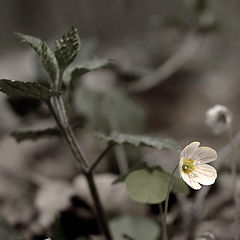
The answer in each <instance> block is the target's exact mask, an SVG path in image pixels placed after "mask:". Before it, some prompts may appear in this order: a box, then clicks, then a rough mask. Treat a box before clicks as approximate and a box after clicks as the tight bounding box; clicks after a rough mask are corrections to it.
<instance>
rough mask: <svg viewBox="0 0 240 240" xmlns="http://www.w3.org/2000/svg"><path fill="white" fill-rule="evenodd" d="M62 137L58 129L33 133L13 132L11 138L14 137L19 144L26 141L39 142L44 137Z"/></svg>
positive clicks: (33, 131)
mask: <svg viewBox="0 0 240 240" xmlns="http://www.w3.org/2000/svg"><path fill="white" fill-rule="evenodd" d="M60 135H61V133H60V131H59V130H58V128H56V127H55V128H47V129H42V130H32V131H13V132H12V133H11V136H12V137H14V138H15V140H16V141H17V142H22V141H25V140H38V139H40V138H43V137H55V136H60Z"/></svg>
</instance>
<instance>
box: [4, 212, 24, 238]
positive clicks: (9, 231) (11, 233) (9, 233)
mask: <svg viewBox="0 0 240 240" xmlns="http://www.w3.org/2000/svg"><path fill="white" fill-rule="evenodd" d="M20 239H21V238H20V237H19V236H18V234H17V232H16V231H15V229H14V228H13V227H12V226H11V225H10V224H9V223H8V222H7V221H6V219H5V218H4V217H2V216H0V240H20Z"/></svg>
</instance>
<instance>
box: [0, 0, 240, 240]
mask: <svg viewBox="0 0 240 240" xmlns="http://www.w3.org/2000/svg"><path fill="white" fill-rule="evenodd" d="M239 9H240V2H239V1H236V0H229V1H208V0H176V1H175V0H172V1H167V0H162V1H156V0H148V1H136V0H101V1H100V0H90V1H87V0H78V1H77V0H71V1H63V0H51V1H47V0H41V1H39V0H21V1H18V0H10V1H9V0H0V29H1V34H0V78H6V79H15V80H22V81H37V80H42V81H44V78H46V74H45V72H44V71H43V70H42V69H41V68H40V64H39V61H38V59H37V56H36V54H35V53H34V51H32V49H29V48H28V47H26V46H24V45H22V44H20V43H19V41H18V40H17V39H16V37H15V36H14V35H13V32H21V33H25V34H29V35H33V36H36V37H39V38H41V39H43V40H45V41H47V42H48V43H49V45H50V46H52V47H54V44H55V40H56V39H59V38H60V37H61V36H62V34H63V33H64V32H66V31H68V30H69V28H70V27H71V26H76V27H77V28H78V30H79V34H80V37H81V41H82V48H81V52H80V55H79V56H78V57H79V58H80V59H82V60H84V59H88V58H94V57H96V56H98V57H101V58H106V59H110V60H111V61H112V62H113V63H114V64H113V66H111V67H108V68H104V69H102V70H97V71H94V72H91V73H88V74H86V75H84V76H83V77H82V78H81V80H78V81H77V82H76V83H75V87H74V91H73V93H72V96H71V99H70V102H71V104H72V108H71V109H70V116H71V121H72V122H73V123H77V124H80V126H81V129H80V130H77V133H78V137H79V141H80V142H81V144H82V145H83V148H84V150H85V152H86V153H87V154H88V155H89V156H90V159H95V158H96V157H97V156H98V154H99V153H100V152H101V150H102V149H103V148H104V146H105V144H104V142H101V141H99V140H97V139H96V138H95V135H94V134H93V132H95V131H98V132H99V131H100V132H106V133H109V132H111V131H120V132H125V133H133V134H149V135H153V136H159V137H169V138H173V139H175V140H176V141H177V142H178V143H179V145H180V146H181V147H183V146H185V145H186V144H188V143H189V142H191V141H193V140H199V141H201V143H202V144H203V145H207V146H212V147H213V148H215V149H216V150H218V151H221V150H222V148H223V147H224V146H225V145H226V144H227V143H228V142H229V134H228V133H226V132H223V133H222V134H220V135H216V134H214V133H213V132H212V130H211V129H210V128H209V127H208V126H206V124H205V113H206V111H207V110H208V109H209V108H210V107H212V106H213V105H215V104H222V105H225V106H227V107H228V108H229V109H230V111H232V113H233V136H235V135H236V134H237V132H238V131H239V97H240V88H239V86H240V85H239V77H240V70H239V66H238V64H239V61H240V43H239V40H240V31H239ZM0 109H1V114H0V153H1V154H0V213H1V215H3V216H4V217H5V218H7V220H8V221H9V222H10V223H11V224H12V225H13V226H14V227H15V229H17V230H18V231H19V232H20V234H21V236H22V237H23V238H24V239H43V237H46V236H53V238H54V236H55V239H68V240H71V239H76V238H77V237H78V236H80V235H83V236H84V235H88V234H93V235H97V234H98V233H99V230H98V227H97V223H96V221H95V219H94V217H93V213H92V206H91V204H92V203H91V199H90V196H89V193H88V191H87V187H86V183H85V181H84V179H83V178H82V176H81V175H79V171H78V169H77V168H76V166H75V163H74V161H73V157H72V155H71V153H70V152H69V151H68V149H67V146H66V145H65V144H64V141H63V140H62V139H60V138H51V139H41V140H38V141H34V142H31V141H23V142H21V143H20V144H18V143H16V141H15V140H14V139H13V138H12V137H11V136H9V134H10V133H11V132H12V131H13V130H16V129H18V130H29V129H43V128H47V127H52V126H55V123H54V121H53V120H52V118H51V116H50V114H49V112H48V109H47V108H46V106H44V105H43V104H41V103H40V102H38V101H36V100H34V101H33V100H31V99H25V98H24V99H9V98H6V96H5V95H3V94H1V95H0ZM236 146H238V142H237V143H236ZM238 156H239V155H238V152H237V151H236V152H235V154H234V157H236V158H237V157H238ZM124 159H125V160H124ZM140 160H144V161H147V162H148V163H149V164H150V165H156V164H160V165H161V166H162V167H163V168H164V169H166V170H167V171H171V169H172V168H173V167H174V166H175V164H176V162H177V161H178V155H177V154H176V153H173V152H167V151H161V152H159V151H156V150H152V149H143V150H142V151H141V152H140V151H139V150H136V149H135V148H130V147H124V148H118V149H117V150H115V151H113V152H112V153H110V155H109V156H108V158H107V159H105V161H103V162H102V163H101V164H100V165H99V166H98V168H97V170H96V172H97V173H98V174H97V176H96V179H97V180H96V181H97V182H98V183H99V185H100V192H101V193H100V194H101V197H102V198H103V202H104V203H103V204H104V207H105V208H106V211H107V213H108V216H109V217H110V218H112V217H115V216H118V215H119V214H121V213H126V212H128V213H129V212H132V213H137V214H148V215H151V216H153V217H154V216H155V217H156V214H157V213H156V212H157V211H156V209H155V208H154V207H146V206H144V205H140V204H136V203H134V202H132V201H131V200H130V199H129V198H128V196H127V194H126V191H125V188H124V186H123V184H121V183H120V184H117V185H113V186H111V183H112V182H113V181H114V180H115V179H116V177H117V175H118V174H119V173H124V172H126V171H127V170H128V169H129V168H131V166H133V165H134V163H136V162H137V161H140ZM124 161H125V162H127V164H122V163H121V162H124ZM116 162H117V164H116ZM229 169H230V163H229V159H226V162H224V163H223V164H222V170H221V174H219V178H218V181H217V184H216V186H214V187H213V192H214V194H215V195H211V191H210V195H209V198H208V200H206V201H208V202H206V203H204V205H207V206H208V207H207V210H208V211H209V214H205V220H204V221H202V222H201V223H200V224H199V225H198V228H197V231H198V233H199V234H201V233H203V232H205V231H210V230H211V232H213V234H214V235H215V236H216V237H217V239H225V240H226V239H231V238H229V236H228V234H229V231H230V232H231V229H232V225H231V223H229V222H231V221H232V219H233V215H234V214H233V213H234V208H233V203H232V198H231V190H230V188H231V176H230V170H229ZM238 186H239V188H240V180H239V184H238ZM223 189H224V191H223ZM226 189H227V190H226ZM117 193H118V194H117ZM59 194H60V196H61V198H59ZM114 194H116V197H113V196H114ZM216 195H217V196H218V198H217V199H219V200H218V201H216ZM194 196H195V193H191V195H190V200H189V201H186V202H187V204H191V203H192V202H191V200H192V199H194ZM214 196H215V197H214ZM110 199H111V201H110V202H111V204H109V200H110ZM172 201H173V202H174V201H176V199H175V198H174V197H173V199H172ZM123 203H125V204H123ZM213 205H214V206H215V207H213V208H212V211H210V210H209V208H210V207H209V206H211V207H212V206H213ZM187 206H188V205H187ZM189 206H190V205H189ZM219 209H221V211H220V210H219ZM205 210H206V209H205ZM172 211H173V213H172V215H171V217H172V218H171V221H172V223H173V224H176V226H177V227H179V229H181V226H180V225H181V224H179V222H178V220H179V218H178V217H176V214H175V213H176V212H179V211H180V210H177V209H172ZM174 214H175V215H174ZM79 224H80V225H81V226H82V227H81V228H79ZM89 226H91V227H89ZM223 226H224V228H223ZM59 229H60V230H59ZM62 229H63V230H62ZM226 229H228V230H229V231H226ZM61 231H62V232H61ZM60 232H61V234H60ZM183 232H184V230H183ZM60 235H61V238H60V237H58V238H57V237H56V236H60ZM179 235H181V234H179ZM173 237H175V239H180V238H178V237H180V236H177V235H176V233H175V234H173Z"/></svg>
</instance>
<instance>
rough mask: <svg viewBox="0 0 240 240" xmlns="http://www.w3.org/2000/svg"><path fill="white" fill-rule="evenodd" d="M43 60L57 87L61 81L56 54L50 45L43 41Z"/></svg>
mask: <svg viewBox="0 0 240 240" xmlns="http://www.w3.org/2000/svg"><path fill="white" fill-rule="evenodd" d="M41 49H42V52H41V60H42V64H43V66H44V68H45V69H46V71H47V73H48V74H49V77H50V79H51V80H52V82H53V85H54V86H55V87H56V86H57V85H58V81H59V67H58V62H57V59H56V57H55V56H54V54H53V52H52V50H51V49H50V48H49V47H48V45H47V44H46V43H45V42H43V43H42V46H41Z"/></svg>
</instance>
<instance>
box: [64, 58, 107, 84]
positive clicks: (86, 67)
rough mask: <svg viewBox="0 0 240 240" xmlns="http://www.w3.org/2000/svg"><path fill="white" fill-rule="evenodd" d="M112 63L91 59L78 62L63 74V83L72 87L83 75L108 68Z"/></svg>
mask: <svg viewBox="0 0 240 240" xmlns="http://www.w3.org/2000/svg"><path fill="white" fill-rule="evenodd" d="M109 64H110V62H109V61H108V60H106V59H100V58H99V59H97V58H96V59H91V60H87V61H84V62H77V63H74V64H72V65H70V66H69V67H68V68H66V70H65V71H64V73H63V81H64V83H65V84H66V85H70V84H71V83H72V81H74V80H75V79H77V78H79V77H81V76H82V75H83V74H85V73H87V72H90V71H92V70H96V69H99V68H103V67H106V66H108V65H109Z"/></svg>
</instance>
